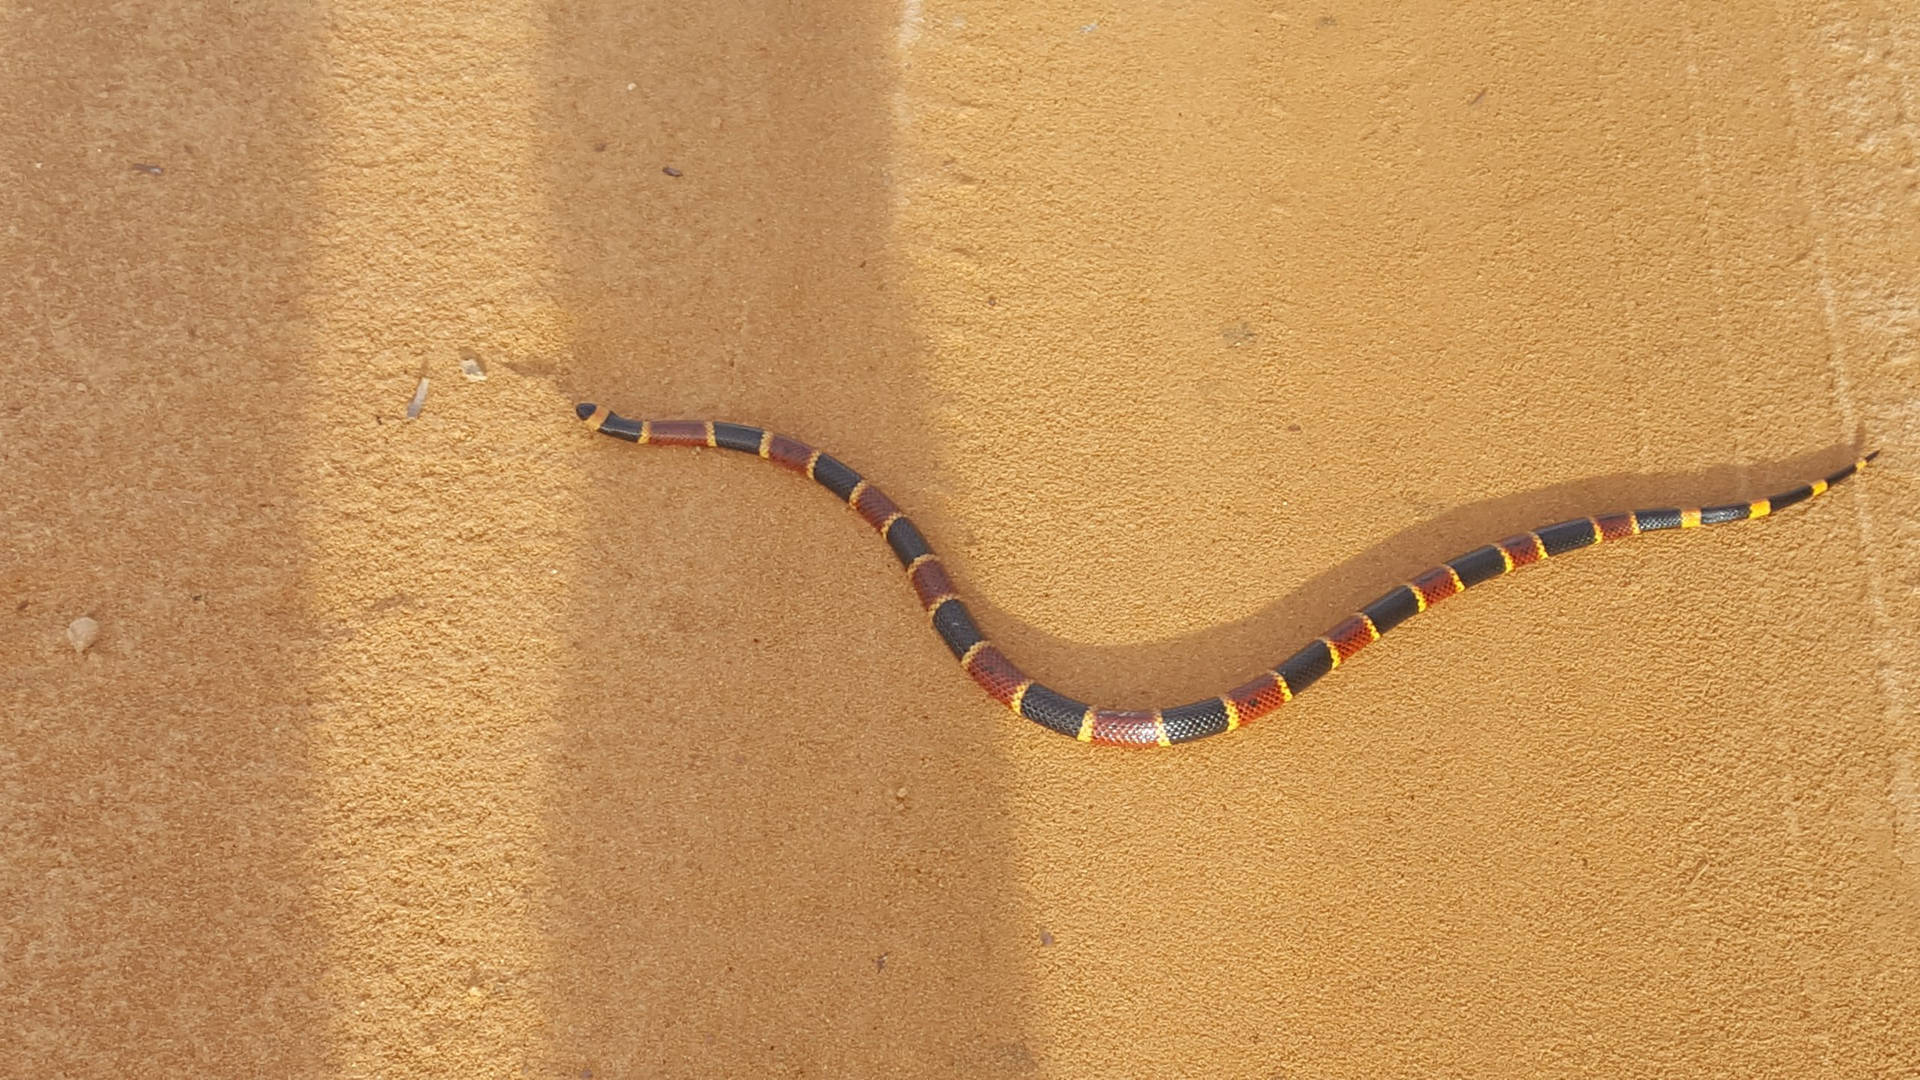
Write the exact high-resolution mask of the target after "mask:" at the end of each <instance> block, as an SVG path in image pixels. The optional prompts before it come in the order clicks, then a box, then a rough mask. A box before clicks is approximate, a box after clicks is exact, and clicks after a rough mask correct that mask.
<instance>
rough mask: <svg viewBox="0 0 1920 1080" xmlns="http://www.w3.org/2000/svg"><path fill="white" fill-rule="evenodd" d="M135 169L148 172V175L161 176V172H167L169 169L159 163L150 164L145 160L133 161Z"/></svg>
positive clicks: (135, 170)
mask: <svg viewBox="0 0 1920 1080" xmlns="http://www.w3.org/2000/svg"><path fill="white" fill-rule="evenodd" d="M133 171H134V172H143V173H146V174H147V175H148V176H159V175H160V174H161V173H163V172H166V171H167V170H166V169H164V168H161V167H160V166H158V165H149V164H147V163H146V162H144V161H136V162H134V163H133Z"/></svg>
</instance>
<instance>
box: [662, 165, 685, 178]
mask: <svg viewBox="0 0 1920 1080" xmlns="http://www.w3.org/2000/svg"><path fill="white" fill-rule="evenodd" d="M660 171H661V172H663V173H666V174H667V175H668V176H679V175H680V170H679V169H676V168H674V167H673V166H671V165H666V166H662V167H661V169H660Z"/></svg>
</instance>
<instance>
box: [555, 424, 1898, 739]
mask: <svg viewBox="0 0 1920 1080" xmlns="http://www.w3.org/2000/svg"><path fill="white" fill-rule="evenodd" d="M575 411H576V413H577V414H578V415H579V417H580V419H582V420H584V421H586V424H587V426H588V427H590V428H592V429H593V430H595V431H598V432H600V433H601V434H602V435H610V436H612V437H614V438H616V439H622V440H625V441H626V442H631V443H644V444H648V445H652V446H711V447H718V448H720V449H724V450H737V451H739V452H741V453H744V454H754V455H757V456H759V457H761V458H763V459H765V460H767V461H771V462H773V463H774V464H776V465H779V466H780V467H782V468H784V469H787V470H789V471H791V472H796V473H799V474H801V475H803V476H805V477H807V478H808V479H810V480H812V481H813V482H815V483H817V484H819V485H820V486H821V487H823V488H826V489H827V490H828V491H831V492H833V495H834V497H835V498H837V499H839V500H840V501H841V502H843V503H845V504H846V505H847V506H848V507H850V508H851V509H852V510H853V512H854V513H856V514H859V515H860V517H861V519H862V520H864V521H866V523H867V524H868V525H871V526H872V527H873V528H874V530H875V531H876V532H878V533H879V534H880V535H881V536H882V537H884V538H885V539H886V541H887V545H888V546H889V547H891V548H893V553H894V555H895V556H897V557H898V558H899V559H900V565H901V566H903V567H905V568H906V571H907V580H908V582H909V583H910V584H911V585H912V586H913V591H914V594H915V595H917V596H918V597H919V598H920V605H921V607H922V609H923V610H925V612H926V613H927V617H928V619H929V620H930V621H931V623H932V625H933V630H934V632H935V633H937V634H939V635H940V640H942V641H944V642H946V644H947V648H949V649H951V650H953V655H954V657H955V658H956V659H958V660H959V661H960V666H961V668H962V669H964V670H965V671H966V673H967V675H968V676H970V677H971V678H972V679H973V681H974V682H976V683H979V684H980V688H981V689H982V690H985V691H986V692H987V695H988V696H989V697H991V698H993V700H995V701H997V702H999V703H1000V704H1002V705H1004V706H1006V707H1007V708H1009V709H1012V710H1013V711H1014V712H1015V713H1017V714H1019V715H1021V716H1024V717H1026V718H1027V719H1029V720H1032V721H1033V722H1034V723H1036V724H1039V725H1040V726H1041V727H1044V728H1046V729H1047V730H1049V731H1055V732H1059V733H1060V734H1062V735H1067V736H1071V737H1073V738H1076V739H1079V740H1080V741H1081V742H1090V743H1096V744H1099V745H1103V746H1171V745H1173V744H1175V743H1183V742H1192V741H1193V740H1195V739H1204V738H1206V737H1207V736H1209V735H1218V734H1220V733H1221V732H1224V731H1232V730H1234V729H1235V728H1238V727H1240V726H1242V725H1244V724H1250V723H1252V722H1253V721H1255V720H1258V719H1260V718H1261V717H1263V716H1265V715H1267V714H1268V713H1270V712H1272V711H1274V710H1275V709H1278V708H1279V707H1280V706H1282V705H1284V704H1286V703H1287V702H1289V701H1292V700H1293V699H1294V697H1295V695H1297V694H1299V693H1301V692H1302V691H1304V690H1306V688H1307V687H1309V686H1312V685H1313V684H1314V683H1315V682H1317V681H1318V680H1319V679H1320V677H1321V676H1323V675H1325V674H1326V673H1327V672H1329V671H1332V670H1333V669H1334V668H1337V667H1339V666H1340V665H1341V664H1343V663H1345V662H1346V661H1348V660H1350V659H1352V658H1353V654H1354V653H1357V652H1359V651H1360V650H1361V649H1364V648H1366V647H1367V646H1368V645H1371V644H1372V643H1374V642H1375V641H1378V640H1379V639H1380V635H1381V634H1384V633H1386V632H1387V631H1389V630H1391V629H1393V628H1394V627H1396V626H1398V625H1400V624H1401V623H1403V622H1405V621H1407V620H1408V619H1410V618H1412V617H1413V616H1415V615H1417V614H1419V613H1420V612H1423V611H1425V610H1427V609H1428V608H1430V607H1432V606H1433V605H1435V604H1437V603H1439V602H1440V601H1442V600H1445V599H1447V598H1448V597H1450V596H1453V595H1455V594H1456V593H1460V592H1463V591H1465V590H1466V589H1469V588H1471V587H1473V586H1475V585H1478V584H1480V583H1481V582H1483V581H1489V580H1491V579H1493V578H1496V577H1499V576H1500V575H1502V574H1507V573H1511V572H1513V571H1515V570H1518V569H1520V568H1521V567H1523V566H1532V565H1533V564H1534V563H1537V562H1541V561H1542V560H1545V559H1548V558H1551V557H1552V556H1555V555H1564V554H1566V553H1567V552H1569V551H1575V550H1578V549H1580V548H1583V547H1588V546H1590V545H1593V544H1599V543H1603V542H1611V541H1615V540H1625V539H1627V538H1628V537H1630V536H1637V535H1639V534H1640V533H1643V532H1653V531H1655V530H1659V529H1690V528H1694V527H1695V526H1699V525H1723V524H1726V523H1728V522H1733V521H1747V520H1751V519H1753V518H1761V517H1766V516H1767V515H1768V514H1771V513H1773V512H1774V511H1776V510H1781V509H1784V508H1786V507H1789V506H1792V505H1793V504H1795V503H1799V502H1805V501H1807V500H1808V499H1811V498H1814V497H1815V496H1817V495H1821V494H1823V493H1825V492H1826V491H1827V490H1828V489H1829V488H1831V487H1833V486H1834V485H1835V484H1838V483H1840V482H1841V481H1843V480H1845V479H1847V478H1848V477H1850V476H1852V475H1853V474H1854V473H1856V472H1859V471H1860V470H1861V469H1864V468H1866V466H1867V463H1868V462H1870V461H1872V460H1873V459H1874V458H1875V457H1876V456H1878V455H1877V453H1869V454H1866V455H1865V456H1863V457H1861V458H1860V459H1859V460H1857V461H1855V462H1854V463H1853V464H1851V465H1848V466H1847V467H1846V468H1844V469H1841V470H1839V471H1838V472H1835V473H1833V474H1832V475H1830V476H1827V477H1826V478H1825V479H1821V480H1815V481H1814V482H1813V483H1811V484H1803V485H1801V486H1800V487H1797V488H1794V489H1793V490H1792V491H1786V492H1782V493H1781V494H1779V495H1775V496H1772V497H1771V498H1766V499H1756V500H1754V501H1752V502H1744V503H1728V504H1727V505H1724V506H1703V507H1698V508H1693V509H1680V508H1665V509H1659V510H1633V511H1629V512H1626V513H1617V514H1604V515H1601V516H1598V517H1584V518H1575V519H1574V520H1572V521H1562V522H1560V523H1558V524H1556V525H1548V526H1545V527H1544V528H1539V529H1535V530H1533V531H1532V532H1527V533H1521V534H1520V535H1518V536H1510V537H1508V538H1506V539H1505V540H1501V541H1499V542H1498V543H1494V544H1488V545H1487V546H1485V547H1480V548H1475V549H1474V550H1472V551H1469V552H1467V553H1466V554H1465V555H1462V556H1460V557H1458V558H1455V559H1449V560H1447V561H1446V562H1444V563H1441V564H1440V565H1439V566H1436V567H1434V568H1433V569H1431V570H1428V571H1427V572H1426V573H1424V574H1420V575H1418V576H1416V577H1415V578H1413V580H1411V581H1408V582H1406V583H1404V584H1400V585H1396V586H1394V587H1393V588H1392V589H1390V590H1388V591H1387V593H1386V594H1385V595H1383V596H1381V597H1380V598H1379V599H1378V600H1375V601H1374V602H1373V603H1371V604H1368V605H1367V606H1365V607H1363V608H1361V609H1360V610H1359V611H1357V612H1355V613H1354V614H1352V615H1349V616H1348V617H1347V618H1345V619H1342V620H1341V621H1340V622H1339V623H1338V624H1337V625H1335V626H1334V627H1333V629H1331V630H1328V631H1327V632H1326V633H1325V634H1323V635H1321V636H1320V637H1318V638H1315V639H1314V640H1313V641H1311V642H1309V643H1307V645H1306V646H1305V647H1304V648H1302V649H1301V650H1300V651H1299V652H1296V653H1294V654H1293V655H1292V656H1289V657H1287V658H1286V659H1285V660H1282V661H1281V662H1280V663H1279V664H1278V665H1277V666H1275V667H1273V668H1272V669H1270V670H1267V671H1263V672H1261V673H1260V674H1258V675H1256V676H1254V677H1253V678H1252V679H1249V680H1248V681H1247V682H1245V683H1242V684H1241V685H1240V686H1237V687H1235V688H1234V689H1232V690H1229V691H1227V692H1226V693H1224V694H1220V695H1218V696H1216V697H1210V698H1205V699H1203V700H1200V701H1196V702H1193V703H1191V704H1188V705H1180V706H1177V707H1174V708H1169V709H1110V708H1104V707H1100V706H1094V705H1088V704H1087V703H1085V702H1082V701H1075V700H1074V699H1073V698H1070V697H1068V696H1066V695H1065V694H1062V693H1060V692H1059V691H1057V690H1052V689H1049V688H1048V687H1046V686H1042V685H1041V684H1040V683H1038V682H1035V681H1034V680H1033V679H1030V678H1028V677H1027V676H1026V675H1025V674H1024V673H1023V672H1021V670H1020V669H1019V668H1017V667H1015V666H1013V662H1012V661H1010V660H1008V659H1007V658H1006V656H1005V654H1003V653H1001V651H1000V650H999V649H997V648H995V647H994V646H993V644H992V643H991V642H989V641H988V640H987V639H986V638H985V637H984V636H982V635H981V633H980V628H979V627H977V626H975V625H974V622H973V616H972V615H971V614H969V613H968V611H967V605H966V604H965V603H963V602H962V601H961V600H960V598H959V597H958V596H957V595H955V593H954V588H953V581H952V579H951V578H949V577H948V576H947V572H946V569H945V568H944V567H942V566H941V565H940V559H939V558H938V557H937V556H935V555H934V553H933V549H932V548H931V547H929V546H928V544H927V541H926V538H925V537H923V536H921V535H920V530H919V529H916V528H914V525H913V522H911V521H909V520H908V519H907V516H906V515H905V514H903V513H901V512H900V508H899V507H898V506H895V505H894V502H893V500H892V499H889V498H887V496H886V495H885V494H884V493H882V492H881V490H880V489H879V488H877V487H874V486H873V485H872V484H870V483H868V482H867V481H866V480H864V479H862V478H861V476H860V474H859V473H857V472H854V471H853V470H852V469H851V468H849V467H847V465H845V464H844V463H842V462H841V461H839V460H838V459H836V458H834V457H833V456H832V455H830V454H826V453H822V452H821V451H819V450H815V449H814V448H812V447H810V446H807V445H806V444H804V443H801V442H798V441H795V440H793V439H789V438H787V437H786V436H784V435H776V434H774V433H773V432H771V431H764V430H762V429H760V428H757V427H749V426H748V425H745V424H730V423H726V422H725V421H719V420H629V419H627V418H626V417H623V416H620V415H618V414H616V413H614V412H612V411H610V410H608V409H607V408H606V407H605V406H597V405H593V404H582V405H580V406H577V407H576V409H575Z"/></svg>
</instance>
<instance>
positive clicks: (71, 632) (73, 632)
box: [67, 615, 100, 653]
mask: <svg viewBox="0 0 1920 1080" xmlns="http://www.w3.org/2000/svg"><path fill="white" fill-rule="evenodd" d="M99 636H100V624H99V623H97V622H94V621H93V620H92V619H90V618H88V617H86V616H85V615H82V616H80V617H79V618H77V619H75V620H73V622H72V623H70V624H68V626H67V644H69V645H72V646H73V651H74V652H77V653H83V652H86V651H87V647H88V646H89V645H92V644H93V642H94V639H95V638H98V637H99Z"/></svg>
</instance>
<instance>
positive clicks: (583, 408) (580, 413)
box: [573, 401, 598, 420]
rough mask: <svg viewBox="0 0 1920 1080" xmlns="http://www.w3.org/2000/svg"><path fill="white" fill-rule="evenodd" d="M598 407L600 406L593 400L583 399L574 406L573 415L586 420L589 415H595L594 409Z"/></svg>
mask: <svg viewBox="0 0 1920 1080" xmlns="http://www.w3.org/2000/svg"><path fill="white" fill-rule="evenodd" d="M596 408H598V406H596V405H595V404H594V403H593V402H591V401H583V402H581V403H580V404H578V405H575V406H574V407H573V415H575V416H577V417H579V418H580V419H582V420H585V419H587V418H588V417H590V416H592V415H593V410H594V409H596Z"/></svg>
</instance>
